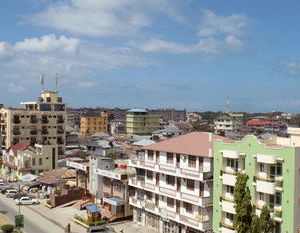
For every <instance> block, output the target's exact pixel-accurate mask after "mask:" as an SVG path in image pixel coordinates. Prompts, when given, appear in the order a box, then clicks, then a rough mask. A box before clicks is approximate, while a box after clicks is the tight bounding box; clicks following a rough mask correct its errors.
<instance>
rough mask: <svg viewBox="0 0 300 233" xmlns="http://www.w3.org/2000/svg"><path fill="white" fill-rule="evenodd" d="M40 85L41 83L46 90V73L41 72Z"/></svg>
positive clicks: (42, 89) (42, 88)
mask: <svg viewBox="0 0 300 233" xmlns="http://www.w3.org/2000/svg"><path fill="white" fill-rule="evenodd" d="M40 85H41V91H44V90H45V76H44V74H40Z"/></svg>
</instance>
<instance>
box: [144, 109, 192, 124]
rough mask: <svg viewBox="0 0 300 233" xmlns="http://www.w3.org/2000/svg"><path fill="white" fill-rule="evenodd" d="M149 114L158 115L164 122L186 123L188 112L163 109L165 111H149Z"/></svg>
mask: <svg viewBox="0 0 300 233" xmlns="http://www.w3.org/2000/svg"><path fill="white" fill-rule="evenodd" d="M147 111H148V112H149V114H152V115H158V116H160V117H161V118H162V119H163V120H164V121H174V122H180V121H186V110H185V109H183V110H177V109H173V108H165V109H164V108H163V109H147Z"/></svg>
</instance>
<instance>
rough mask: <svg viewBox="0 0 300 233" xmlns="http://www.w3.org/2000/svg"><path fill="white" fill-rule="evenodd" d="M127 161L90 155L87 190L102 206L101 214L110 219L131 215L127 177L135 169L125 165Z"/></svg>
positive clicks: (131, 174)
mask: <svg viewBox="0 0 300 233" xmlns="http://www.w3.org/2000/svg"><path fill="white" fill-rule="evenodd" d="M127 163H128V161H127V160H115V161H114V160H112V159H109V158H107V157H101V156H94V155H92V156H90V162H89V164H90V165H89V167H90V171H89V177H90V178H89V180H90V185H89V191H90V193H91V195H92V197H93V200H94V202H95V203H96V204H98V205H100V206H101V207H102V208H101V214H102V216H106V217H107V218H109V220H110V221H112V220H114V219H117V218H123V217H128V216H132V207H131V206H130V205H129V194H130V187H129V186H128V178H129V177H131V176H133V175H134V172H135V171H134V169H132V168H129V167H127Z"/></svg>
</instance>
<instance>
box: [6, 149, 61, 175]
mask: <svg viewBox="0 0 300 233" xmlns="http://www.w3.org/2000/svg"><path fill="white" fill-rule="evenodd" d="M57 161H58V150H57V145H40V144H35V145H34V146H31V145H30V144H28V143H17V144H15V145H12V146H11V148H10V150H8V151H5V152H4V154H3V166H2V175H3V176H4V177H6V179H7V180H18V179H21V178H22V176H23V175H25V174H27V173H31V174H34V175H38V174H40V173H42V172H44V171H48V170H52V169H56V168H57Z"/></svg>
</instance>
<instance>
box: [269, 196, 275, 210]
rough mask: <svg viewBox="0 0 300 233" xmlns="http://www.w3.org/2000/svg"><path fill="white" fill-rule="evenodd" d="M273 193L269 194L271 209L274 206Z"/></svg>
mask: <svg viewBox="0 0 300 233" xmlns="http://www.w3.org/2000/svg"><path fill="white" fill-rule="evenodd" d="M274 201H275V199H274V195H269V207H270V209H273V208H274Z"/></svg>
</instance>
